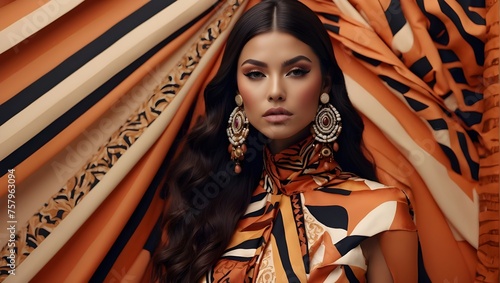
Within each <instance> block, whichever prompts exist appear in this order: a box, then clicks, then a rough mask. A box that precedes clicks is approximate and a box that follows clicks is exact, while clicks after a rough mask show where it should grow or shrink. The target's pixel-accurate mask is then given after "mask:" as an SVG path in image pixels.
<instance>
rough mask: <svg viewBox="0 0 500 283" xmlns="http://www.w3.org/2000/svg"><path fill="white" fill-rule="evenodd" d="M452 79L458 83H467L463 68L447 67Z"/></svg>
mask: <svg viewBox="0 0 500 283" xmlns="http://www.w3.org/2000/svg"><path fill="white" fill-rule="evenodd" d="M448 71H450V74H451V76H452V77H453V80H454V81H455V82H457V83H460V84H467V79H466V78H465V74H464V70H463V69H462V68H458V67H457V68H449V69H448Z"/></svg>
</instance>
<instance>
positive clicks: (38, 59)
mask: <svg viewBox="0 0 500 283" xmlns="http://www.w3.org/2000/svg"><path fill="white" fill-rule="evenodd" d="M17 2H33V3H38V2H39V1H16V2H14V3H17ZM147 2H148V1H146V0H140V1H120V0H113V1H84V2H83V3H82V4H80V5H79V6H78V7H77V8H76V9H74V10H72V11H70V12H69V13H67V14H65V15H64V16H62V17H61V18H59V19H58V20H57V21H55V22H54V23H52V24H50V25H49V26H47V27H45V28H43V29H42V30H40V31H39V32H37V33H36V34H35V35H33V36H31V37H29V38H28V39H27V40H25V41H23V42H22V43H20V44H18V45H17V46H16V47H15V48H11V49H10V50H8V51H6V52H4V53H2V54H0V66H2V68H0V85H1V89H2V91H1V95H0V104H2V103H4V102H5V101H6V100H8V99H10V98H11V97H13V96H14V95H16V94H17V93H19V92H20V91H21V90H22V89H24V88H25V87H26V86H28V85H30V84H31V83H33V82H34V81H36V80H37V79H39V78H40V77H42V76H43V75H44V74H46V73H47V72H49V71H50V70H52V69H53V68H54V67H56V66H57V65H58V64H59V63H61V62H63V61H64V60H65V59H67V58H68V57H70V56H71V55H73V54H74V53H75V52H77V51H78V50H80V49H81V48H83V47H84V46H86V45H87V44H89V43H90V42H92V41H93V40H95V39H96V38H97V37H98V36H100V35H101V34H103V33H104V32H105V31H106V30H108V29H109V28H110V27H112V26H113V25H115V24H116V23H118V22H120V21H121V20H123V19H124V18H125V17H127V16H129V15H130V14H132V13H133V12H134V11H136V10H137V9H139V8H140V7H141V6H142V5H144V4H145V3H147ZM16 7H17V6H16ZM2 10H3V8H2V9H0V11H2ZM0 19H1V16H0Z"/></svg>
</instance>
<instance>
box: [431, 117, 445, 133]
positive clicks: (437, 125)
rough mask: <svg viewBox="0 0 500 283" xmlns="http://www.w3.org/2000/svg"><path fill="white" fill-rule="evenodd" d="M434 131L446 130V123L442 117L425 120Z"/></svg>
mask: <svg viewBox="0 0 500 283" xmlns="http://www.w3.org/2000/svg"><path fill="white" fill-rule="evenodd" d="M427 122H428V123H429V125H431V127H432V129H433V130H434V131H440V130H447V129H448V124H446V121H445V120H444V119H435V120H427Z"/></svg>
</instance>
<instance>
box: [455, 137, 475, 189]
mask: <svg viewBox="0 0 500 283" xmlns="http://www.w3.org/2000/svg"><path fill="white" fill-rule="evenodd" d="M457 136H458V143H459V144H460V149H461V150H462V152H463V154H464V157H465V160H467V164H468V165H469V168H470V174H471V175H472V178H473V179H474V180H476V181H477V180H479V163H477V162H475V161H474V160H472V158H471V156H470V153H469V147H468V146H467V139H466V137H465V134H464V133H460V132H458V133H457Z"/></svg>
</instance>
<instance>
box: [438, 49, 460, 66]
mask: <svg viewBox="0 0 500 283" xmlns="http://www.w3.org/2000/svg"><path fill="white" fill-rule="evenodd" d="M438 53H439V58H441V61H442V62H443V63H452V62H458V61H460V59H459V58H458V56H457V54H455V52H454V51H453V50H448V49H440V48H438Z"/></svg>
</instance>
